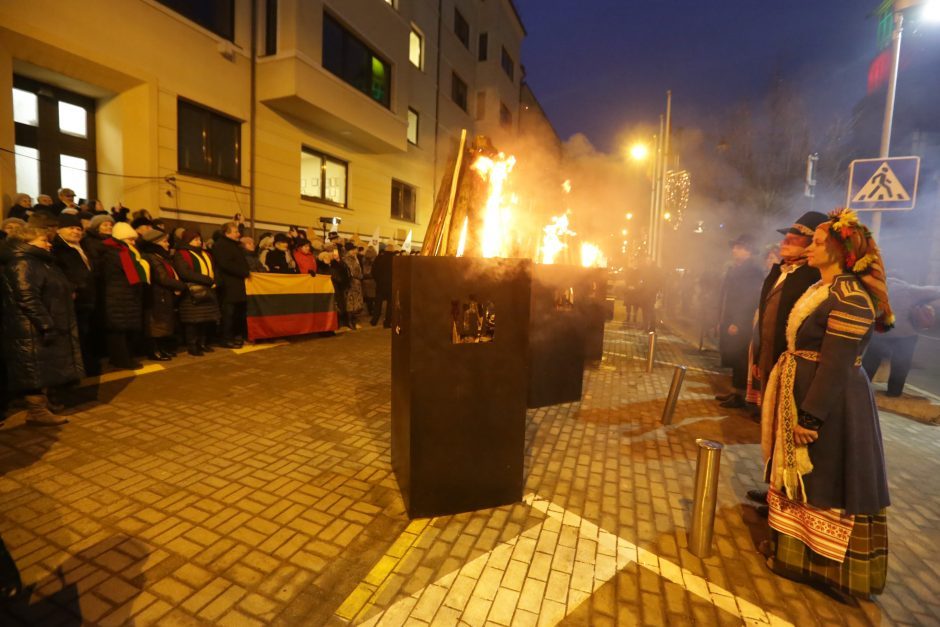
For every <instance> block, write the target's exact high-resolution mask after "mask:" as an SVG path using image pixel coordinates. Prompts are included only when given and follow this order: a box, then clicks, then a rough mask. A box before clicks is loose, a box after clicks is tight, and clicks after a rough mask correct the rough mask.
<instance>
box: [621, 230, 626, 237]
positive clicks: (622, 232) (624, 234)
mask: <svg viewBox="0 0 940 627" xmlns="http://www.w3.org/2000/svg"><path fill="white" fill-rule="evenodd" d="M620 234H621V235H623V236H624V237H626V236H627V229H624V230H622V231H620Z"/></svg>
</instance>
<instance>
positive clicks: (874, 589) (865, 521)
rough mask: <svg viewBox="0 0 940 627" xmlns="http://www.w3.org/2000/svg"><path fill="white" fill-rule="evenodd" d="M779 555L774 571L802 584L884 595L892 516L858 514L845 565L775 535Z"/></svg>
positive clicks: (794, 540)
mask: <svg viewBox="0 0 940 627" xmlns="http://www.w3.org/2000/svg"><path fill="white" fill-rule="evenodd" d="M773 540H774V543H775V545H776V552H775V553H774V559H773V571H774V572H775V573H776V574H778V575H781V576H782V577H787V578H788V579H796V580H798V581H805V582H813V583H820V584H824V585H828V586H830V587H832V588H834V589H836V590H839V591H840V592H843V593H845V594H851V595H855V596H863V597H864V596H868V595H870V594H881V592H882V591H883V590H884V587H885V580H886V579H887V577H888V517H887V515H886V513H885V510H881V511H880V512H878V513H877V514H875V515H864V514H856V515H855V526H854V527H853V528H852V537H851V538H850V539H849V548H848V551H847V552H846V554H845V561H844V562H842V563H841V564H840V563H839V562H836V561H833V560H831V559H828V558H826V557H822V556H821V555H819V554H817V553H814V552H813V551H812V550H810V548H809V547H807V546H806V545H805V544H803V542H801V541H800V540H797V539H796V538H794V537H792V536H788V535H786V534H783V533H779V532H776V531H775V532H773Z"/></svg>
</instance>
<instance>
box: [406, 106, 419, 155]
mask: <svg viewBox="0 0 940 627" xmlns="http://www.w3.org/2000/svg"><path fill="white" fill-rule="evenodd" d="M408 141H409V142H410V143H412V144H414V145H415V146H417V145H418V112H417V111H415V110H414V109H408Z"/></svg>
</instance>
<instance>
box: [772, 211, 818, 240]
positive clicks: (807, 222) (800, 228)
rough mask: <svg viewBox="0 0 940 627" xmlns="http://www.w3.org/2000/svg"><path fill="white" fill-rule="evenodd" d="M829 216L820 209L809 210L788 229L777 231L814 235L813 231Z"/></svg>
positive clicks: (787, 233) (807, 235)
mask: <svg viewBox="0 0 940 627" xmlns="http://www.w3.org/2000/svg"><path fill="white" fill-rule="evenodd" d="M827 220H829V218H828V217H827V216H826V214H824V213H819V212H818V211H807V212H806V213H804V214H803V215H801V216H800V219H799V220H797V221H796V222H794V223H793V226H791V227H790V228H787V229H777V233H780V234H782V235H789V234H793V235H805V236H806V237H812V236H813V233H814V232H815V231H816V229H817V228H818V227H819V225H820V224H822V223H823V222H826V221H827Z"/></svg>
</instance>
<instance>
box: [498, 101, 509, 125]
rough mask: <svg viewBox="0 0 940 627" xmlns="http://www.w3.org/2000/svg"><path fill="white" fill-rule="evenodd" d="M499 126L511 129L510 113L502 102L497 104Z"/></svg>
mask: <svg viewBox="0 0 940 627" xmlns="http://www.w3.org/2000/svg"><path fill="white" fill-rule="evenodd" d="M499 124H500V126H502V127H503V128H511V127H512V111H510V110H509V107H507V106H506V104H505V103H502V102H501V103H499Z"/></svg>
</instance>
